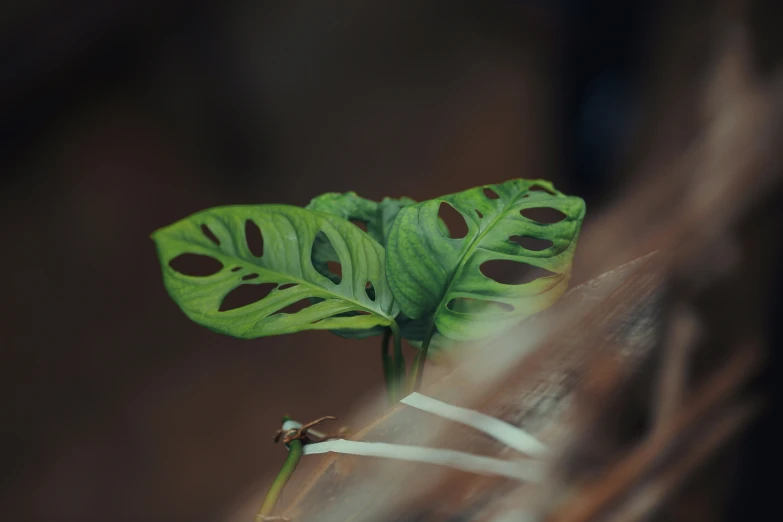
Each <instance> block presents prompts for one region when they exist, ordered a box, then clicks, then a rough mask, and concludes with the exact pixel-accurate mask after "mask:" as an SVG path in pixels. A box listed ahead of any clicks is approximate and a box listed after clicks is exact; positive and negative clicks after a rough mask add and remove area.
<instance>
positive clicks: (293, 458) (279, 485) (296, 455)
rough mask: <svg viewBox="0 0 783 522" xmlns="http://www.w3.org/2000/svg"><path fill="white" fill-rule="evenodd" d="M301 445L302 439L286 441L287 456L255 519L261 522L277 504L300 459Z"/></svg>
mask: <svg viewBox="0 0 783 522" xmlns="http://www.w3.org/2000/svg"><path fill="white" fill-rule="evenodd" d="M302 453H303V446H302V441H301V440H299V439H294V440H292V441H291V442H289V443H288V456H287V457H286V459H285V462H284V463H283V467H282V468H280V473H278V474H277V477H275V480H274V482H272V486H271V487H270V488H269V492H268V493H267V494H266V498H265V499H264V503H263V504H262V505H261V510H260V511H259V512H258V514H257V515H256V521H257V522H261V521H262V520H263V519H264V517H268V516H270V515H271V514H272V513H273V512H274V509H275V506H276V505H277V501H278V500H279V499H280V494H281V493H282V492H283V488H284V487H285V485H286V484H287V483H288V479H290V478H291V475H292V474H293V473H294V470H295V469H296V466H297V464H299V461H300V460H301V459H302Z"/></svg>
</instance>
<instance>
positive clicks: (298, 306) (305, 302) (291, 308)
mask: <svg viewBox="0 0 783 522" xmlns="http://www.w3.org/2000/svg"><path fill="white" fill-rule="evenodd" d="M311 304H313V303H311V302H310V300H309V299H308V298H306V297H305V298H304V299H300V300H299V301H297V302H295V303H291V304H290V305H288V306H286V307H285V308H281V309H280V310H278V311H277V312H275V314H274V315H279V314H295V313H296V312H300V311H302V310H304V309H305V308H307V307H308V306H310V305H311Z"/></svg>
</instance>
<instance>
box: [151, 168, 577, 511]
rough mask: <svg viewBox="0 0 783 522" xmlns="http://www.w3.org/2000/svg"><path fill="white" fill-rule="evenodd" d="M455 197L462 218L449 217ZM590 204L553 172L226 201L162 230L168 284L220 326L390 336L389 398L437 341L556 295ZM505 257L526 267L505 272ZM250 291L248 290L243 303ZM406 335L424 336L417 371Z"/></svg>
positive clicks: (412, 381) (476, 332) (488, 327)
mask: <svg viewBox="0 0 783 522" xmlns="http://www.w3.org/2000/svg"><path fill="white" fill-rule="evenodd" d="M447 211H448V212H452V213H456V214H455V215H456V216H457V219H461V220H462V223H460V224H461V225H463V226H462V228H463V229H465V228H466V229H467V231H466V232H464V233H458V232H456V230H457V227H454V228H453V230H452V231H450V228H449V226H447V223H446V222H445V221H444V219H443V217H442V216H443V215H444V213H445V212H447ZM584 216H585V204H584V201H583V200H582V199H580V198H578V197H574V196H566V195H565V194H563V193H561V192H559V191H557V190H556V189H555V188H554V186H553V185H552V184H551V183H550V182H548V181H543V180H523V179H515V180H510V181H507V182H505V183H500V184H496V185H485V186H480V187H476V188H472V189H469V190H465V191H463V192H458V193H455V194H449V195H446V196H442V197H438V198H434V199H431V200H428V201H423V202H419V203H417V202H415V201H414V200H412V199H409V198H400V199H393V198H384V199H383V200H382V201H380V202H376V201H371V200H368V199H365V198H362V197H359V196H358V195H357V194H356V193H354V192H347V193H344V194H338V193H327V194H323V195H321V196H318V197H316V198H315V199H313V200H312V201H311V202H310V203H309V204H308V205H307V207H305V208H300V207H295V206H290V205H243V206H224V207H216V208H212V209H208V210H204V211H202V212H198V213H196V214H193V215H191V216H189V217H187V218H185V219H182V220H181V221H178V222H176V223H174V224H172V225H169V226H168V227H164V228H162V229H160V230H158V231H156V232H154V233H153V234H152V238H153V240H154V241H155V244H156V246H157V251H158V257H159V259H160V264H161V268H162V271H163V283H164V285H165V287H166V290H167V291H168V293H169V295H170V296H171V298H172V299H173V300H174V301H175V302H176V303H177V304H178V305H179V307H180V308H181V309H182V311H183V312H184V313H185V314H186V315H187V316H188V317H189V318H190V319H192V320H193V321H194V322H196V323H198V324H200V325H202V326H205V327H207V328H209V329H211V330H213V331H216V332H219V333H222V334H226V335H230V336H233V337H239V338H242V339H254V338H257V337H265V336H271V335H282V334H290V333H295V332H301V331H304V330H329V331H330V332H332V333H333V334H336V335H338V336H341V337H344V338H353V339H362V338H366V337H372V336H380V337H381V342H380V344H381V364H382V367H383V375H384V379H385V384H386V390H387V394H388V397H389V401H390V403H392V404H393V403H396V402H397V401H399V400H400V399H401V398H402V397H404V396H406V395H408V394H409V393H411V392H413V391H415V390H418V389H419V388H420V386H421V382H422V375H423V369H424V362H425V361H426V359H427V356H428V354H429V353H430V351H431V350H438V351H445V350H448V349H449V348H450V347H453V346H454V345H455V344H457V343H460V342H464V341H476V340H481V339H489V338H492V337H496V336H498V335H501V334H502V333H503V332H504V331H505V330H507V329H508V328H510V327H512V326H514V325H516V324H518V323H519V322H521V321H522V320H524V319H526V318H527V317H529V316H531V315H533V314H535V313H537V312H539V311H541V310H543V309H545V308H547V307H549V306H551V305H552V304H553V303H554V302H555V301H557V299H558V298H559V297H560V296H561V295H562V294H563V293H564V292H565V290H566V287H567V285H568V281H569V279H570V276H571V265H572V262H573V257H574V252H575V250H576V244H577V239H578V236H579V231H580V228H581V225H582V221H583V220H584ZM363 228H366V231H365V230H364V229H363ZM196 262H201V263H202V264H203V266H199V267H198V268H196ZM189 263H192V264H189ZM499 265H502V266H506V265H510V266H513V267H516V268H519V267H523V268H526V269H528V272H529V273H528V274H527V277H525V278H523V279H514V280H510V281H508V280H502V281H501V279H503V278H501V277H500V275H501V274H500V273H498V272H497V270H495V269H496V268H497V267H498V266H499ZM531 274H532V277H531ZM248 293H250V294H252V297H253V299H252V300H251V301H250V302H242V303H240V304H239V305H237V304H235V303H234V301H235V297H237V296H238V295H240V294H242V295H243V296H247V294H248ZM245 301H247V299H245ZM302 302H304V303H305V304H306V305H307V306H306V307H304V308H301V309H299V310H291V307H292V306H294V305H297V304H300V303H302ZM403 339H405V340H407V341H408V343H409V344H411V345H412V346H414V347H415V348H417V349H418V353H417V355H416V357H415V360H414V361H413V363H412V365H411V369H410V372H409V373H408V374H407V375H406V365H405V361H404V360H403V354H402V340H403ZM390 342H391V343H392V344H393V350H391V352H390V350H389V344H390ZM306 431H307V430H305V432H306ZM300 435H301V434H300ZM301 439H302V437H301V436H297V437H294V438H291V439H289V440H288V441H287V442H286V444H287V446H288V447H289V456H288V459H287V460H286V463H285V465H284V466H283V470H281V474H280V475H279V476H278V478H277V479H276V480H275V483H274V485H273V487H272V491H270V495H271V497H268V499H271V498H274V499H276V498H277V496H275V495H278V496H279V492H280V489H282V486H283V485H284V484H285V482H286V481H287V480H288V477H290V473H292V472H293V468H294V467H295V466H296V462H298V458H299V457H301V451H302V444H303V442H302V440H301ZM274 491H276V493H274V494H273V492H274ZM269 502H271V503H272V504H271V507H270V506H267V504H266V503H265V506H266V507H267V508H268V509H269V513H271V509H272V508H273V507H274V501H273V500H269ZM262 511H264V510H262ZM264 516H268V513H267V514H266V515H264Z"/></svg>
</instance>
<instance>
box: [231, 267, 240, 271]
mask: <svg viewBox="0 0 783 522" xmlns="http://www.w3.org/2000/svg"><path fill="white" fill-rule="evenodd" d="M240 270H242V267H241V266H235V267H234V268H232V269H231V271H232V272H239V271H240Z"/></svg>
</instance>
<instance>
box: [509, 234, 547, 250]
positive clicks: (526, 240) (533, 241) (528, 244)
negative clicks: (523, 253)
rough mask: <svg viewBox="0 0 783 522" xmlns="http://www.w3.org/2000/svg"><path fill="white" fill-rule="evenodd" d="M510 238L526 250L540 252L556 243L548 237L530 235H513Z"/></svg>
mask: <svg viewBox="0 0 783 522" xmlns="http://www.w3.org/2000/svg"><path fill="white" fill-rule="evenodd" d="M508 239H509V241H513V242H514V243H516V244H517V245H519V246H521V247H522V248H524V249H526V250H532V251H533V252H540V251H542V250H546V249H547V248H551V247H552V245H554V243H553V242H552V241H550V240H548V239H540V238H537V237H530V236H511V237H509V238H508Z"/></svg>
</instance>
